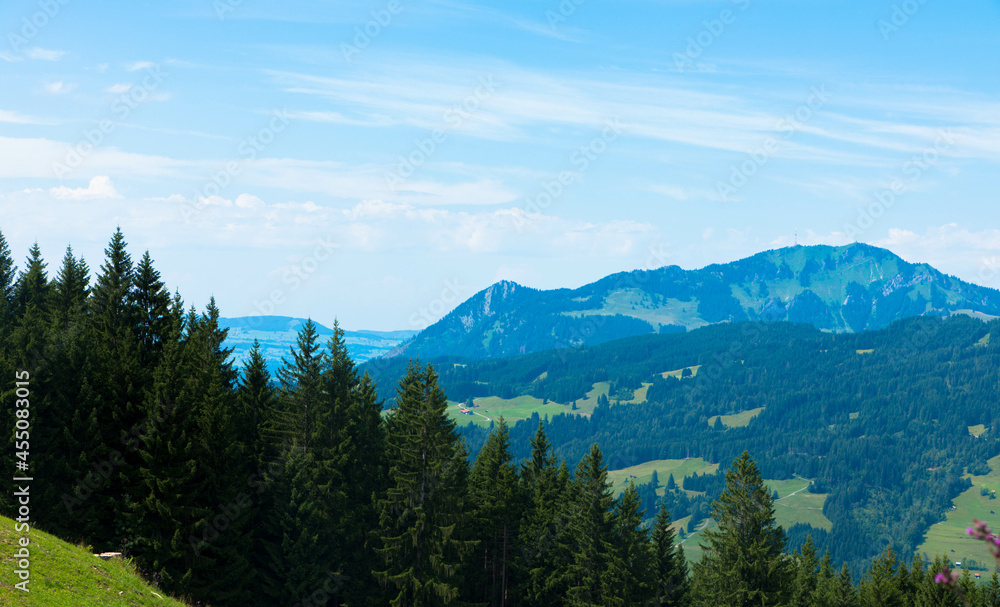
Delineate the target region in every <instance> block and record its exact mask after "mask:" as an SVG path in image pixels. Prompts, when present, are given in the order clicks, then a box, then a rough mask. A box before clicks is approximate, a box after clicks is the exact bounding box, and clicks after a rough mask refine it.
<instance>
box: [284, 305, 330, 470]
mask: <svg viewBox="0 0 1000 607" xmlns="http://www.w3.org/2000/svg"><path fill="white" fill-rule="evenodd" d="M289 350H290V354H291V358H290V359H287V360H285V361H284V366H282V368H281V369H279V370H278V382H279V384H280V386H281V401H282V402H281V408H282V410H283V411H284V412H286V413H287V416H286V417H285V419H286V426H287V427H286V428H285V429H284V431H285V433H286V437H287V439H290V440H294V441H295V442H296V443H297V444H298V445H299V447H300V448H301V449H304V450H305V452H306V453H309V452H310V451H309V449H310V443H312V441H313V435H314V434H315V433H316V431H317V428H316V417H317V415H318V414H319V413H320V401H321V400H322V399H321V395H322V391H323V377H322V376H323V368H324V367H325V366H326V362H327V361H326V353H325V352H324V351H323V349H322V346H321V345H320V343H319V334H318V332H317V330H316V323H314V322H313V321H312V320H311V319H310V320H308V321H306V323H305V324H304V325H303V326H302V328H301V329H300V330H299V334H298V337H297V340H296V345H295V347H293V348H290V349H289Z"/></svg>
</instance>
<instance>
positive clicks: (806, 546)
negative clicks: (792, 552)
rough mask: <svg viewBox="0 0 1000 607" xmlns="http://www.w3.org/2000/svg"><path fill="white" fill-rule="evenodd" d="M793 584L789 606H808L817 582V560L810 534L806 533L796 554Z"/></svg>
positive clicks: (811, 600)
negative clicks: (804, 539)
mask: <svg viewBox="0 0 1000 607" xmlns="http://www.w3.org/2000/svg"><path fill="white" fill-rule="evenodd" d="M795 563H796V572H795V585H794V587H793V589H792V598H791V602H790V603H789V605H790V606H791V607H809V605H810V604H811V603H812V602H813V595H814V594H815V593H816V585H817V582H818V568H819V560H818V559H817V558H816V546H815V544H813V541H812V536H811V535H807V536H806V541H805V542H803V543H802V546H801V547H800V548H799V554H797V555H796V559H795Z"/></svg>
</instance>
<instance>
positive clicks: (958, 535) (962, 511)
mask: <svg viewBox="0 0 1000 607" xmlns="http://www.w3.org/2000/svg"><path fill="white" fill-rule="evenodd" d="M988 463H989V465H990V468H991V470H990V472H989V473H988V474H984V475H982V476H971V475H967V478H969V479H970V480H971V481H972V487H970V488H969V489H967V490H966V491H964V492H963V493H962V494H961V495H959V496H958V497H956V498H955V499H953V500H952V502H951V503H952V506H954V509H953V510H949V511H947V512H945V513H944V517H945V518H944V521H941V522H938V523H934V524H933V525H931V527H930V529H928V530H927V533H926V534H925V535H924V542H923V543H922V544H920V545H919V546H917V552H918V553H921V554H927V556H928V557H929V558H931V559H933V558H934V556H935V555H938V554H940V555H942V556H944V557H945V558H947V559H949V560H951V561H960V562H962V563H969V562H970V561H974V563H973V566H974V565H975V564H977V563H978V564H979V566H980V567H982V568H983V569H985V568H987V567H993V557H991V556H990V553H989V551H988V550H987V548H986V545H985V544H984V543H983V542H982V541H980V540H974V539H972V538H970V537H969V536H968V535H967V534H966V529H968V528H969V527H971V526H972V519H974V518H977V519H979V520H981V521H986V522H987V523H988V524H989V525H990V526H995V525H996V523H998V522H1000V515H998V514H994V512H1000V499H991V496H993V495H995V494H994V493H992V492H993V491H1000V455H998V456H997V457H994V458H992V459H990V460H989V461H988ZM982 489H986V491H987V495H982ZM952 550H954V552H952Z"/></svg>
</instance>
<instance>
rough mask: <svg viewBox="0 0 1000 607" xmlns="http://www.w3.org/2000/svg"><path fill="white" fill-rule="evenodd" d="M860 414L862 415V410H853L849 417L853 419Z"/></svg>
mask: <svg viewBox="0 0 1000 607" xmlns="http://www.w3.org/2000/svg"><path fill="white" fill-rule="evenodd" d="M859 415H861V412H860V411H851V412H850V413H848V414H847V417H849V418H851V419H858V416H859Z"/></svg>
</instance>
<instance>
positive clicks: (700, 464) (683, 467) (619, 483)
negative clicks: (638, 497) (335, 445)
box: [608, 457, 719, 495]
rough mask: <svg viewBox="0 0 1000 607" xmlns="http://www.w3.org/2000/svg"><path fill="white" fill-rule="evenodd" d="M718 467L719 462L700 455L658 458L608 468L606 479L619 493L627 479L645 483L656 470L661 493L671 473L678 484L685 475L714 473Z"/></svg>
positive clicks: (638, 483) (661, 493)
mask: <svg viewBox="0 0 1000 607" xmlns="http://www.w3.org/2000/svg"><path fill="white" fill-rule="evenodd" d="M718 469H719V464H710V463H708V462H706V461H705V460H703V459H702V458H700V457H692V458H690V459H658V460H653V461H651V462H646V463H644V464H638V465H636V466H629V467H628V468H622V469H621V470H608V480H609V481H610V482H611V484H612V485H614V487H615V492H616V493H618V494H621V492H622V491H624V490H625V487H626V486H627V485H628V483H629V481H632V482H634V483H635V484H636V485H643V484H646V483H648V482H649V481H650V479H651V478H653V470H656V476H657V477H658V478H659V479H660V485H661V486H660V490H659V491H658V493H659V494H660V495H663V491H664V487H665V486H666V484H667V479H668V478H669V477H670V475H671V474H673V475H674V481H675V482H676V483H677V484H678V485H680V484H681V482H682V481H683V479H684V477H686V476H691V475H693V474H695V473H696V472H697V473H698V474H714V473H715V471H716V470H718Z"/></svg>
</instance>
